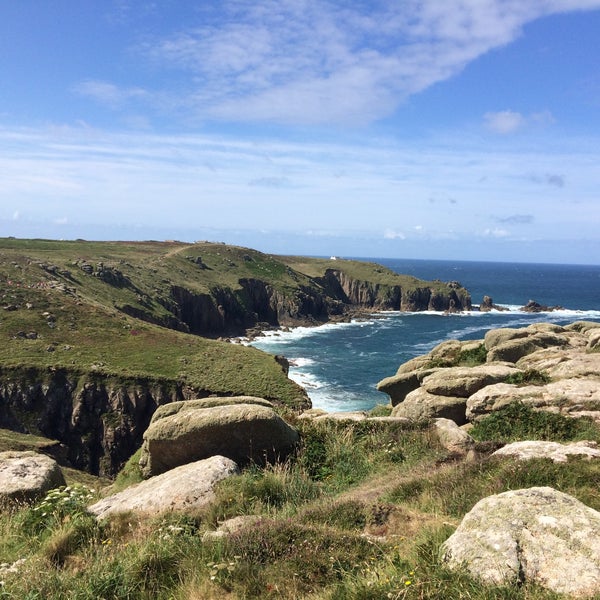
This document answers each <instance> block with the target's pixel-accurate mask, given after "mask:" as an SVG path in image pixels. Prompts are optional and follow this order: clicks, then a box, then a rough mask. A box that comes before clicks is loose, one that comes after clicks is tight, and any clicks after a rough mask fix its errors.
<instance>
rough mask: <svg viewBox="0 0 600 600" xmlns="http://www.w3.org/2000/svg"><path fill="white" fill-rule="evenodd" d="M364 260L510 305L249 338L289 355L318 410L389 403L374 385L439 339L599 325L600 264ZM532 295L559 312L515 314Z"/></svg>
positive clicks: (293, 373)
mask: <svg viewBox="0 0 600 600" xmlns="http://www.w3.org/2000/svg"><path fill="white" fill-rule="evenodd" d="M368 260H370V261H373V262H378V263H380V264H382V265H384V266H386V267H388V268H390V269H392V270H394V271H396V272H397V273H405V274H409V275H414V276H415V277H418V278H420V279H425V280H434V279H440V280H442V281H459V282H460V283H461V284H462V285H464V286H465V287H466V288H467V289H468V290H469V292H470V293H471V297H472V301H473V304H474V305H478V304H479V303H480V302H481V300H482V298H483V296H484V295H488V296H491V297H492V298H493V301H494V303H495V304H498V305H501V306H505V307H509V308H510V310H509V311H507V312H500V311H491V312H489V313H480V312H478V311H471V312H467V313H461V314H456V315H445V314H442V313H434V312H425V313H423V312H418V313H406V312H382V313H377V314H373V315H372V316H371V317H370V318H369V319H368V320H364V321H359V320H357V321H353V322H351V323H339V324H327V325H323V326H320V327H312V328H310V327H298V328H294V329H292V330H291V331H285V332H283V331H281V332H280V331H273V332H268V333H267V334H266V335H265V336H263V337H260V338H258V339H256V340H255V341H253V342H252V345H253V346H256V347H258V348H260V349H262V350H265V351H266V352H270V353H273V354H283V355H284V356H286V357H287V358H288V359H289V360H290V362H291V364H292V366H291V368H290V377H291V378H292V379H293V380H294V381H296V382H298V383H299V384H300V385H302V386H303V387H304V388H305V389H306V391H307V392H308V395H309V397H310V398H311V400H312V403H313V406H314V407H315V408H324V409H325V410H328V411H350V410H366V409H370V408H372V407H373V406H375V405H376V404H387V403H388V401H389V398H388V397H387V395H385V394H383V393H381V392H378V391H377V390H376V389H375V386H376V384H377V382H378V381H380V380H381V379H383V378H384V377H388V376H390V375H393V374H395V372H396V370H397V369H398V366H399V365H400V364H402V363H403V362H405V361H407V360H409V359H411V358H413V357H415V356H418V355H420V354H424V353H427V352H429V351H430V350H431V349H432V348H433V347H434V346H436V345H437V344H439V343H440V342H442V341H444V340H448V339H460V340H469V339H481V338H483V336H484V335H485V333H486V331H488V330H489V329H494V328H497V327H523V326H526V325H529V324H531V323H535V322H551V323H557V324H560V325H564V324H568V323H571V322H573V321H579V320H588V321H599V322H600V266H592V265H549V264H523V263H490V262H467V261H462V262H454V261H431V260H400V259H398V260H395V259H368ZM529 300H535V301H537V302H539V303H540V304H543V305H546V306H561V307H563V309H562V310H557V311H552V312H545V313H539V314H530V313H524V312H522V311H519V308H520V307H522V306H524V305H525V304H527V302H528V301H529Z"/></svg>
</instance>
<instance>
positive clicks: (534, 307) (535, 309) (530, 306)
mask: <svg viewBox="0 0 600 600" xmlns="http://www.w3.org/2000/svg"><path fill="white" fill-rule="evenodd" d="M562 308H563V307H562V306H545V305H544V304H540V303H539V302H536V301H535V300H530V301H529V302H528V303H527V304H526V305H525V306H522V307H521V308H520V309H519V310H522V311H523V312H528V313H540V312H552V311H553V310H562Z"/></svg>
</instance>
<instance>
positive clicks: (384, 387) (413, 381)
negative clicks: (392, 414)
mask: <svg viewBox="0 0 600 600" xmlns="http://www.w3.org/2000/svg"><path fill="white" fill-rule="evenodd" d="M435 371H437V369H421V370H416V371H410V372H408V373H397V374H396V375H392V376H391V377H386V378H385V379H382V380H381V381H380V382H379V383H378V384H377V389H378V390H379V391H380V392H384V393H385V394H387V395H388V396H389V397H390V402H391V403H392V406H396V405H397V404H400V402H404V399H405V398H406V396H407V395H408V394H410V392H413V391H414V390H416V389H417V388H419V386H420V385H421V383H422V381H423V379H424V378H425V377H427V376H428V375H431V374H432V373H434V372H435Z"/></svg>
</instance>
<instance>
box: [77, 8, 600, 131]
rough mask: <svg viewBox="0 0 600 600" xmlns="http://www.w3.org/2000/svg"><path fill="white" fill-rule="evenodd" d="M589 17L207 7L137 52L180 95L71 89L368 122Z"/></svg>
mask: <svg viewBox="0 0 600 600" xmlns="http://www.w3.org/2000/svg"><path fill="white" fill-rule="evenodd" d="M592 8H600V0H537V1H536V2H523V1H522V0H452V1H448V2H441V1H440V0H405V1H404V2H401V3H390V2H389V1H388V0H374V1H373V2H369V3H341V2H338V1H335V0H301V1H300V0H262V1H261V2H255V1H250V0H219V2H218V3H216V2H207V3H206V4H205V5H204V6H203V10H202V11H201V12H200V14H201V19H200V21H199V22H198V24H194V23H191V24H190V26H189V27H188V28H187V29H186V30H183V31H178V32H177V33H174V34H171V35H167V36H162V37H156V38H154V39H150V40H149V41H148V42H147V43H145V44H143V45H141V46H139V47H138V48H137V51H138V52H139V53H140V55H142V56H143V57H144V58H146V59H148V60H150V61H151V62H152V63H153V66H154V67H155V68H157V69H165V70H168V71H171V72H175V73H177V75H178V77H177V79H178V80H179V81H184V82H186V83H184V84H183V86H181V85H180V86H177V89H164V90H154V92H153V94H152V95H153V98H152V99H151V97H150V93H149V91H147V90H144V89H141V88H137V87H128V88H119V87H118V86H116V85H114V84H112V83H109V82H103V81H93V80H91V81H86V82H83V83H80V84H79V85H78V86H76V88H75V89H76V90H77V91H78V93H81V94H85V95H87V96H90V97H94V98H96V99H98V100H100V101H102V102H105V103H108V104H110V105H112V106H114V107H119V106H121V105H122V104H123V103H124V102H126V101H128V100H132V99H137V100H139V99H144V98H145V99H147V100H149V101H152V102H153V103H154V104H155V105H157V106H160V107H162V108H163V109H164V108H166V107H169V108H170V109H171V110H177V111H178V112H181V111H182V110H185V112H187V113H188V114H189V113H190V112H191V113H193V114H195V115H196V116H197V117H198V118H201V119H218V120H227V121H246V120H255V121H276V122H280V123H316V124H330V123H356V122H357V120H358V121H360V122H369V121H373V120H377V119H379V118H382V117H385V116H387V115H389V114H391V113H392V112H393V111H394V110H395V109H396V108H397V106H398V105H399V104H400V103H401V102H403V101H404V100H405V99H406V98H407V97H409V96H410V95H412V94H415V93H417V92H420V91H422V90H424V89H426V88H428V87H429V86H431V85H433V84H435V83H437V82H440V81H443V80H445V79H448V78H450V77H452V76H453V75H455V74H457V73H458V72H460V71H461V70H462V69H463V68H464V67H465V66H466V65H467V64H468V63H469V62H471V61H473V60H475V59H476V58H478V57H479V56H481V55H483V54H485V53H486V52H488V51H490V50H492V49H494V48H498V47H500V46H503V45H505V44H508V43H510V42H511V41H513V40H515V39H516V38H517V37H518V36H519V35H520V34H521V30H522V27H523V26H524V25H526V24H527V23H529V22H531V21H533V20H535V19H538V18H541V17H544V16H547V15H551V14H555V13H560V12H569V11H574V10H586V9H592ZM168 79H169V82H170V85H173V81H174V80H173V78H172V77H169V78H168ZM490 115H491V116H490V120H491V126H492V127H493V128H495V129H496V130H497V131H499V132H501V133H508V132H511V131H514V130H515V129H517V128H518V126H519V125H520V119H519V114H518V113H512V112H510V111H505V112H504V113H496V116H495V117H494V116H493V115H492V114H490Z"/></svg>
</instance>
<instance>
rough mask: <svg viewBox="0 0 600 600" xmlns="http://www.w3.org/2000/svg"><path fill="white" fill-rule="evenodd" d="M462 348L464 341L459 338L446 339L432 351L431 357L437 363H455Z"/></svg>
mask: <svg viewBox="0 0 600 600" xmlns="http://www.w3.org/2000/svg"><path fill="white" fill-rule="evenodd" d="M461 350H462V342H460V341H459V340H446V341H444V342H441V343H440V344H438V345H437V346H435V348H433V350H431V352H429V358H430V359H431V360H434V361H436V363H448V364H449V365H452V364H455V363H456V361H457V360H458V358H459V356H460V353H461Z"/></svg>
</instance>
